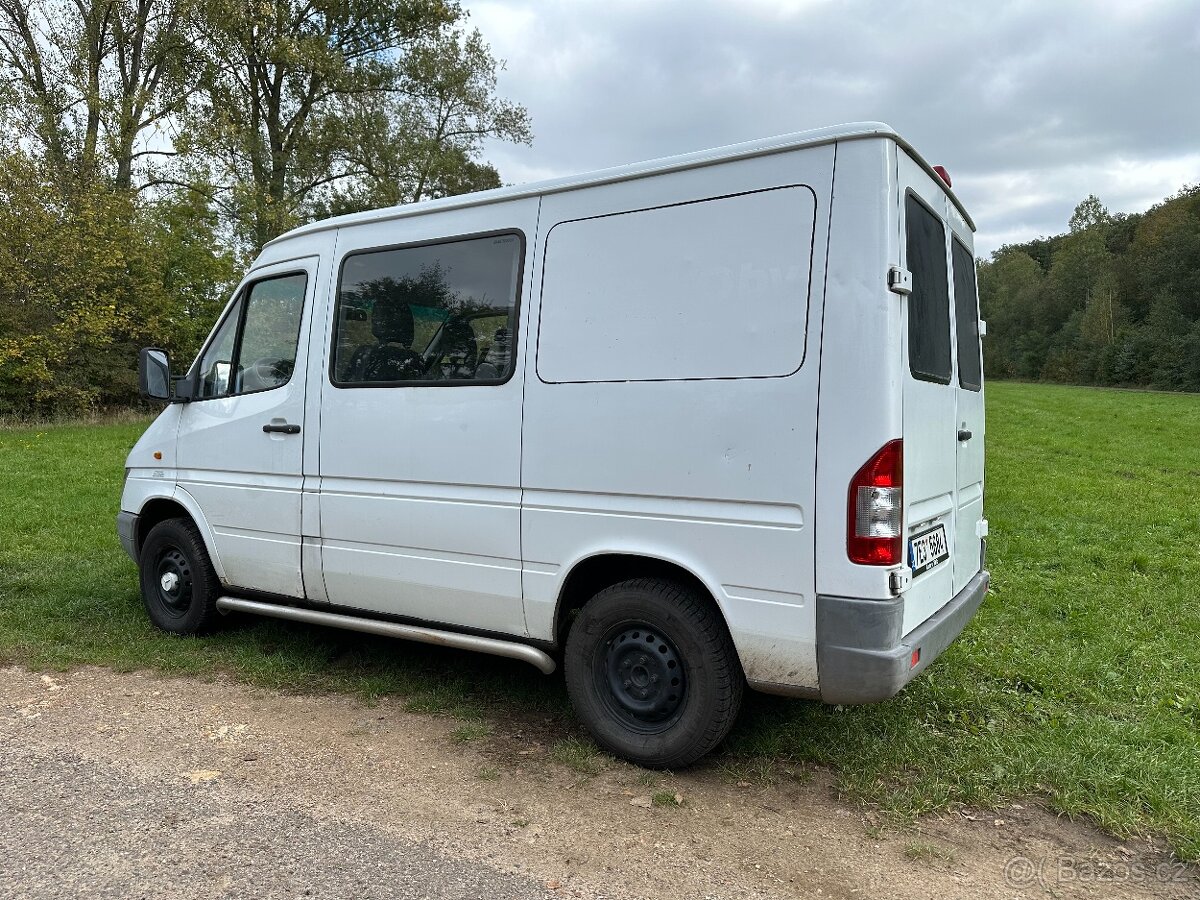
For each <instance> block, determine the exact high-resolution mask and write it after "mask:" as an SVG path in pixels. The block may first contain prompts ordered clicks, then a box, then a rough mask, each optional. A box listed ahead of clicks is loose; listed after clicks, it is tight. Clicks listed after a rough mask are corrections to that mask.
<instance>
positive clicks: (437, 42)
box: [184, 0, 528, 249]
mask: <svg viewBox="0 0 1200 900" xmlns="http://www.w3.org/2000/svg"><path fill="white" fill-rule="evenodd" d="M205 10H206V12H205V23H206V24H205V25H204V29H203V32H202V39H203V40H202V43H203V45H204V46H205V47H206V48H207V52H208V53H209V55H210V60H209V64H210V72H211V76H210V77H209V79H208V82H207V84H206V90H205V99H204V102H203V103H202V104H196V105H195V106H194V108H193V114H192V118H191V120H190V125H191V126H192V128H191V132H190V134H189V137H188V140H187V142H186V146H185V147H184V149H186V150H187V151H188V152H189V153H192V154H197V155H200V156H203V157H206V158H208V159H209V160H210V161H211V172H212V175H213V177H214V180H215V181H216V182H217V183H218V184H219V185H220V186H221V187H222V188H223V189H224V193H223V195H222V196H223V198H224V202H225V204H226V206H227V209H228V210H229V212H230V213H231V214H232V220H233V221H234V222H236V223H238V224H239V226H241V229H240V233H241V236H242V238H243V239H244V240H245V242H246V243H247V244H248V245H249V247H250V248H251V249H256V248H258V247H260V246H262V244H264V243H265V242H266V241H268V240H270V239H271V238H273V237H275V236H277V235H278V234H280V233H281V232H283V231H285V230H286V229H288V228H290V227H293V226H294V225H296V224H299V223H300V222H302V221H304V219H305V218H306V217H308V216H310V215H313V214H315V213H320V212H325V211H329V210H330V209H336V208H338V207H339V206H340V207H345V206H347V205H357V204H358V203H361V202H375V201H382V202H395V201H398V200H402V199H412V198H413V197H414V196H420V195H422V194H428V193H430V192H432V191H436V190H447V191H449V190H453V189H456V188H459V187H474V186H476V184H477V182H479V181H480V180H485V181H487V182H489V183H490V182H491V181H494V180H496V179H495V178H494V177H489V176H491V174H492V173H490V172H488V171H486V170H484V169H483V168H482V167H481V166H480V164H479V163H478V162H477V161H476V160H475V159H474V158H473V157H474V155H475V154H476V153H477V151H478V149H479V142H480V140H481V139H482V137H483V136H484V135H497V136H500V137H505V138H509V139H516V140H525V139H528V123H527V116H526V114H525V111H524V110H523V109H521V108H520V107H518V106H516V105H515V104H511V103H507V102H505V101H501V100H498V99H496V98H495V97H494V88H495V77H494V75H495V67H496V63H495V61H494V60H493V59H492V57H491V55H490V53H489V52H488V51H487V47H486V45H485V44H484V43H483V41H482V38H481V37H480V36H479V35H478V33H475V32H472V33H470V34H464V32H463V31H462V26H461V23H462V21H463V18H464V13H463V11H462V10H461V8H460V7H459V6H458V5H457V4H456V3H454V2H449V0H264V2H260V3H253V4H247V3H244V2H235V0H209V2H207V4H206V6H205ZM391 142H395V144H396V148H397V149H393V148H391V147H390V146H389V144H390V143H391Z"/></svg>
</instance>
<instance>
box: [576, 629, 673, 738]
mask: <svg viewBox="0 0 1200 900" xmlns="http://www.w3.org/2000/svg"><path fill="white" fill-rule="evenodd" d="M599 649H600V651H601V652H598V653H596V654H595V656H594V668H593V677H594V678H595V681H596V684H595V689H596V693H597V694H598V695H599V696H600V697H601V698H603V700H604V702H605V703H606V704H607V705H608V707H609V710H610V712H611V713H612V714H613V715H614V716H617V717H618V718H620V719H621V720H622V721H624V722H625V724H626V726H627V727H628V728H629V729H630V730H632V731H636V732H638V733H640V734H658V733H660V732H662V731H665V730H667V729H668V728H670V727H671V726H672V725H673V724H674V723H675V721H676V720H677V719H678V718H679V713H680V711H681V710H682V709H683V707H684V700H685V699H686V696H687V680H686V676H685V674H684V671H683V666H681V665H680V661H679V651H678V650H676V649H675V645H674V644H673V643H671V639H670V638H669V637H667V636H666V633H665V632H663V631H662V630H661V629H658V628H655V627H654V626H653V625H650V624H648V623H646V622H642V621H637V620H633V621H629V622H622V623H619V624H617V625H614V626H613V627H612V628H610V629H609V630H608V634H606V635H605V636H604V638H603V639H602V640H601V642H600V645H599Z"/></svg>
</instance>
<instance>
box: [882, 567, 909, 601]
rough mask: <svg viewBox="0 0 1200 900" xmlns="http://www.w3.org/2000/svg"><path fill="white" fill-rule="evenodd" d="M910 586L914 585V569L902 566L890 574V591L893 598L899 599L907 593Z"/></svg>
mask: <svg viewBox="0 0 1200 900" xmlns="http://www.w3.org/2000/svg"><path fill="white" fill-rule="evenodd" d="M910 584H912V569H910V568H909V567H908V566H901V567H900V568H898V569H892V571H890V572H888V590H890V591H891V592H892V596H893V597H898V596H899V595H900V594H903V593H904V592H905V591H907V590H908V586H909V585H910Z"/></svg>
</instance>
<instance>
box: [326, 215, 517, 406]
mask: <svg viewBox="0 0 1200 900" xmlns="http://www.w3.org/2000/svg"><path fill="white" fill-rule="evenodd" d="M521 251H522V239H521V237H520V235H517V234H493V235H487V236H486V237H479V238H467V239H464V240H456V241H447V242H444V243H437V244H421V245H415V246H408V247H397V248H389V249H383V250H368V251H363V252H360V253H353V254H350V255H348V256H347V257H346V260H345V262H343V264H342V272H341V277H340V279H339V282H338V298H337V309H336V312H335V315H334V335H333V367H332V371H331V373H330V374H331V378H332V381H333V383H334V384H335V385H337V386H339V387H385V386H389V385H390V386H398V385H403V384H414V383H416V384H447V383H458V384H468V383H469V384H497V383H499V382H501V381H505V380H507V379H508V377H509V375H511V374H512V371H513V366H514V355H513V351H514V346H515V343H514V342H515V338H516V322H517V320H516V309H517V294H518V289H519V285H520V278H521V259H522V252H521Z"/></svg>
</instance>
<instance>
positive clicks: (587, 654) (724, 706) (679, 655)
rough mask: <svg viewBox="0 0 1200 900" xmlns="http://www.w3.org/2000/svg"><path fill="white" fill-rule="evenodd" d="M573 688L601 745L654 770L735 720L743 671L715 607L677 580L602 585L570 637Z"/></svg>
mask: <svg viewBox="0 0 1200 900" xmlns="http://www.w3.org/2000/svg"><path fill="white" fill-rule="evenodd" d="M564 669H565V672H566V681H567V693H568V694H569V696H570V698H571V704H572V705H573V706H574V707H575V712H576V713H577V714H578V715H579V717H580V719H582V720H583V724H584V725H585V726H586V727H587V729H588V731H590V732H591V734H592V736H593V737H594V738H595V739H596V741H597V743H599V744H600V745H602V746H603V747H605V748H606V749H608V750H610V751H611V752H613V753H615V754H616V755H617V756H621V757H624V758H625V759H627V760H629V761H631V762H635V763H638V764H639V765H642V766H646V767H648V768H652V769H673V768H683V767H684V766H688V765H691V764H692V763H694V762H695V761H696V760H698V759H699V758H700V757H702V756H704V755H705V754H706V753H708V752H709V751H710V750H712V749H713V748H714V747H716V746H717V744H719V743H720V742H721V741H722V740H723V739H724V737H725V735H727V734H728V733H729V729H730V728H732V727H733V723H734V720H735V719H736V718H737V714H738V710H739V709H740V707H741V704H742V694H743V692H744V690H745V676H744V675H743V674H742V668H741V664H740V663H739V662H738V658H737V651H736V650H735V649H734V647H733V642H732V641H731V640H730V638H729V634H728V632H727V631H726V630H725V623H724V622H723V621H722V620H721V618H720V616H719V615H718V614H717V612H716V611H715V610H714V609H713V608H712V606H711V604H710V603H708V602H706V600H705V599H702V598H701V597H699V596H698V595H697V594H696V593H695V592H694V591H693V590H691V589H690V588H688V587H686V586H684V585H681V584H677V583H675V582H672V581H664V580H660V579H655V578H638V579H633V580H630V581H623V582H620V583H619V584H614V585H612V586H611V587H609V588H605V589H604V590H602V591H600V592H599V593H598V594H596V595H595V596H594V597H592V599H591V600H589V601H588V602H587V604H586V605H585V606H584V607H583V609H582V610H580V612H579V615H578V616H577V617H576V618H575V621H574V623H573V624H572V626H571V631H570V634H569V635H568V637H567V646H566V654H565V659H564Z"/></svg>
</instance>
